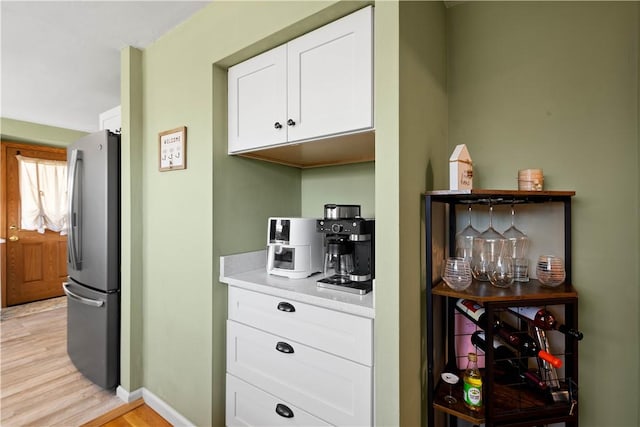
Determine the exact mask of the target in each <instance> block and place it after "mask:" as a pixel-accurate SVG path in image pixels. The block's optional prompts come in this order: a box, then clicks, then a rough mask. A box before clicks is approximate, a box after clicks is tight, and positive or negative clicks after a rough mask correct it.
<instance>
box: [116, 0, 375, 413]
mask: <svg viewBox="0 0 640 427" xmlns="http://www.w3.org/2000/svg"><path fill="white" fill-rule="evenodd" d="M333 3H334V2H214V3H212V4H211V5H210V6H208V7H207V8H205V9H203V10H202V11H201V12H200V13H198V14H197V15H195V16H194V17H193V18H192V19H191V20H189V21H188V22H186V23H185V24H183V25H181V26H179V27H178V28H176V29H175V30H173V31H172V32H171V33H169V34H168V35H166V36H164V37H163V38H161V39H160V40H159V41H157V42H156V43H154V44H153V45H152V46H150V47H148V48H147V49H146V50H145V51H144V52H143V54H142V65H141V69H142V105H143V111H142V121H143V127H142V143H141V183H142V185H141V191H140V193H141V200H142V201H141V203H142V217H141V221H140V222H141V224H142V242H141V248H142V254H143V261H142V298H141V301H142V321H141V323H142V350H141V352H142V354H143V364H142V366H143V367H142V371H143V372H142V378H143V385H144V387H146V388H147V389H149V390H150V391H151V392H153V393H154V394H156V395H158V396H159V397H160V398H161V399H163V400H165V401H166V402H167V403H169V404H170V405H171V406H172V407H173V408H175V409H176V410H177V411H178V412H180V413H181V414H183V415H184V416H186V417H187V418H188V419H189V420H191V421H192V422H193V423H195V424H196V425H222V424H223V423H224V418H223V416H224V381H225V379H224V375H225V319H226V304H227V297H226V295H227V294H226V286H225V285H222V284H220V283H219V282H218V280H217V276H218V272H219V270H218V257H219V256H220V255H228V254H233V253H239V252H245V251H250V250H256V249H262V248H264V247H265V232H266V228H265V227H266V220H267V217H268V216H270V215H301V213H302V210H303V205H304V204H303V202H302V197H303V194H307V197H309V198H311V199H313V198H316V199H317V197H316V196H312V195H310V193H309V192H304V191H303V190H302V186H303V182H306V181H305V180H304V179H303V178H302V174H303V173H302V172H301V171H300V170H299V169H294V168H290V167H285V166H280V165H274V164H269V163H265V162H260V161H255V160H250V159H244V158H239V157H230V156H227V154H226V149H227V143H226V139H227V138H226V123H227V113H226V102H227V96H226V90H227V89H226V71H225V70H226V68H227V67H228V66H230V65H232V64H234V63H237V62H239V61H241V60H244V59H246V58H248V57H250V56H252V55H255V54H257V53H259V52H260V51H263V50H266V49H268V48H271V47H275V46H276V45H278V44H280V43H282V42H285V41H286V40H288V39H291V38H293V37H296V36H298V35H300V34H302V33H304V32H306V31H308V30H310V29H313V28H316V27H318V26H320V25H322V24H324V23H327V22H330V21H331V20H333V19H335V18H336V17H338V16H342V15H344V14H346V13H348V12H350V11H352V10H355V9H357V8H359V7H362V6H363V5H364V4H365V3H362V2H354V3H340V4H337V5H334V4H333ZM183 125H184V126H187V128H188V131H187V133H188V138H187V140H188V142H187V147H188V157H187V169H186V170H182V171H173V172H159V171H158V166H157V163H158V151H157V150H158V142H157V134H158V132H161V131H163V130H167V129H172V128H175V127H177V126H183ZM344 173H346V175H347V176H350V178H349V179H350V180H353V181H354V182H358V183H360V182H362V181H363V179H364V180H365V181H366V178H363V177H366V176H370V175H371V172H370V171H367V170H366V168H365V170H363V171H362V172H356V173H353V172H348V171H347V172H344ZM311 181H313V180H311ZM307 184H308V182H307ZM310 185H311V187H313V186H314V184H313V183H311V184H310ZM313 191H315V190H311V192H313ZM366 193H367V196H366V197H367V200H368V199H370V198H371V196H370V193H371V189H370V188H369V189H367V191H366ZM365 201H366V200H365ZM367 203H369V204H370V203H371V202H370V201H367ZM123 352H128V353H129V357H130V358H133V353H134V352H133V351H132V350H131V348H123ZM129 372H130V375H131V376H132V379H131V380H130V383H131V384H133V383H134V382H135V381H133V376H135V375H137V373H136V372H135V368H134V366H133V362H132V366H131V369H130V370H129Z"/></svg>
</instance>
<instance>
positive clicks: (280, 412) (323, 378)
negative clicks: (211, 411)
mask: <svg viewBox="0 0 640 427" xmlns="http://www.w3.org/2000/svg"><path fill="white" fill-rule="evenodd" d="M341 325H342V328H340V326H341ZM341 329H342V330H341ZM372 336H373V320H372V319H367V318H363V317H359V316H354V315H351V314H348V313H341V312H336V311H334V310H330V309H326V308H320V307H317V306H314V305H312V304H307V303H301V302H298V301H293V300H288V299H283V298H278V297H274V296H271V295H265V294H261V293H259V292H253V291H249V290H246V289H240V288H237V287H233V286H231V287H229V319H228V321H227V425H229V426H235V425H335V426H371V425H372V422H373V391H372V390H373V367H372V365H373V363H372V362H373V359H372ZM249 396H253V397H249ZM254 402H255V404H253V403H254ZM285 408H288V409H285ZM297 414H300V415H297ZM290 415H291V416H290ZM274 417H275V418H274ZM252 420H253V421H252ZM263 420H264V421H263ZM264 423H267V424H264Z"/></svg>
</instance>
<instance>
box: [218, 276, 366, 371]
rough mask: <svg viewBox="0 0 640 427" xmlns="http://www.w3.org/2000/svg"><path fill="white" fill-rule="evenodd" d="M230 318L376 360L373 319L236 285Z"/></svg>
mask: <svg viewBox="0 0 640 427" xmlns="http://www.w3.org/2000/svg"><path fill="white" fill-rule="evenodd" d="M292 309H293V310H295V311H291V310H292ZM285 310H289V311H285ZM229 319H231V320H235V321H237V322H240V323H244V324H245V325H249V326H254V327H256V328H260V329H262V330H265V331H267V332H270V333H273V334H276V335H280V336H282V337H285V338H287V339H291V340H294V341H297V342H299V343H303V344H306V345H308V346H310V347H314V348H317V349H320V350H323V351H326V352H329V353H333V354H336V355H338V356H342V357H345V358H347V359H350V360H353V361H355V362H358V363H362V364H364V365H367V366H372V364H373V356H372V354H373V349H372V345H373V321H372V320H371V319H366V318H364V317H359V316H354V315H352V314H347V313H341V312H339V311H333V310H329V309H326V308H320V307H316V306H314V305H310V304H305V303H301V302H296V301H291V300H287V299H283V298H278V297H274V296H271V295H265V294H261V293H257V292H252V291H247V290H245V289H240V288H236V287H233V286H232V287H230V288H229Z"/></svg>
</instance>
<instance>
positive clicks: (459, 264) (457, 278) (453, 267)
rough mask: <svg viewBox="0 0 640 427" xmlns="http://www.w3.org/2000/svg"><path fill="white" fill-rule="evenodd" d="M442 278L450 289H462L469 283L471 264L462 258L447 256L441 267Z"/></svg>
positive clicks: (470, 279)
mask: <svg viewBox="0 0 640 427" xmlns="http://www.w3.org/2000/svg"><path fill="white" fill-rule="evenodd" d="M442 280H444V281H445V283H446V284H447V285H449V287H450V288H451V289H454V290H456V291H463V290H465V289H467V288H468V287H469V285H471V282H472V281H473V277H472V276H471V265H470V264H469V260H466V259H464V258H447V259H446V260H445V262H444V267H443V269H442Z"/></svg>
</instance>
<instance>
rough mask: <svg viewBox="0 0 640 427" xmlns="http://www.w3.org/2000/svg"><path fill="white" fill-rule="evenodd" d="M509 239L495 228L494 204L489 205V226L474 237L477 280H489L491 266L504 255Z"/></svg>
mask: <svg viewBox="0 0 640 427" xmlns="http://www.w3.org/2000/svg"><path fill="white" fill-rule="evenodd" d="M506 242H507V240H506V239H505V238H504V236H503V235H502V234H500V233H498V232H497V231H496V229H495V228H493V206H492V205H491V204H490V205H489V227H488V228H487V229H486V230H485V231H483V232H482V233H480V235H479V236H478V237H476V238H474V239H473V257H472V258H471V271H472V273H473V277H474V278H475V279H476V280H480V281H483V282H488V281H489V272H490V271H491V266H492V265H493V264H495V262H496V261H497V260H498V257H500V255H502V253H503V250H504V246H505V244H506Z"/></svg>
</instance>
